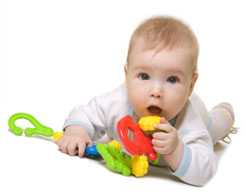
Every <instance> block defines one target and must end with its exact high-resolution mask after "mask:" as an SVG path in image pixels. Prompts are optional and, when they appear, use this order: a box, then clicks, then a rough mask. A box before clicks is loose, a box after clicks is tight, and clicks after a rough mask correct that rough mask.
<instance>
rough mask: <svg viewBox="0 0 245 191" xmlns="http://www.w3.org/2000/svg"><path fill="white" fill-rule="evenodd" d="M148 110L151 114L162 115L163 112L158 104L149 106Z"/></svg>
mask: <svg viewBox="0 0 245 191" xmlns="http://www.w3.org/2000/svg"><path fill="white" fill-rule="evenodd" d="M147 110H148V112H149V113H150V114H151V115H160V114H161V113H162V109H161V108H160V107H158V106H156V105H151V106H149V107H147Z"/></svg>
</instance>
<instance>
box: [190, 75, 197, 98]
mask: <svg viewBox="0 0 245 191" xmlns="http://www.w3.org/2000/svg"><path fill="white" fill-rule="evenodd" d="M197 78H198V73H197V72H194V73H193V75H192V79H191V86H190V92H189V95H191V93H192V91H193V89H194V86H195V84H196V81H197Z"/></svg>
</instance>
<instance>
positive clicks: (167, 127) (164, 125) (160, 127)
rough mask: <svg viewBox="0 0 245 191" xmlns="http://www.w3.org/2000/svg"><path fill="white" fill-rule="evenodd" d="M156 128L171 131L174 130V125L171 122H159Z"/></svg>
mask: <svg viewBox="0 0 245 191" xmlns="http://www.w3.org/2000/svg"><path fill="white" fill-rule="evenodd" d="M155 128H156V129H159V130H161V131H164V132H166V133H169V132H171V131H172V127H171V126H170V125H169V124H158V125H156V126H155Z"/></svg>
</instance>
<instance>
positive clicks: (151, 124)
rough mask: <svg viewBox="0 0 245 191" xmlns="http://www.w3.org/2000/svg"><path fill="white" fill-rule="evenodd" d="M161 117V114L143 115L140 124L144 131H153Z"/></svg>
mask: <svg viewBox="0 0 245 191" xmlns="http://www.w3.org/2000/svg"><path fill="white" fill-rule="evenodd" d="M160 119H161V118H160V117H159V116H146V117H141V118H140V120H139V122H138V124H139V126H140V128H141V129H142V130H143V131H144V132H152V131H155V130H156V128H155V125H157V124H159V123H160Z"/></svg>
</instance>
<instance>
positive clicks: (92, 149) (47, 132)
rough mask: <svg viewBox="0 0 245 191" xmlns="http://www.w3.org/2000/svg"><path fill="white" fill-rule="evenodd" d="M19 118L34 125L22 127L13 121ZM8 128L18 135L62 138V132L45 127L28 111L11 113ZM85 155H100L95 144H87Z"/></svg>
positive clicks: (55, 139) (56, 139) (53, 138)
mask: <svg viewBox="0 0 245 191" xmlns="http://www.w3.org/2000/svg"><path fill="white" fill-rule="evenodd" d="M19 119H25V120H27V121H29V122H30V123H31V124H32V125H33V126H34V127H28V128H25V129H22V128H21V127H19V126H17V125H16V124H15V123H16V121H17V120H19ZM8 125H9V130H10V132H12V133H13V134H15V135H17V136H20V135H22V134H23V132H24V134H25V135H26V136H27V137H32V136H43V137H51V138H52V140H53V141H58V140H60V139H61V138H62V136H63V132H55V131H54V130H53V129H52V128H50V127H47V126H45V125H43V124H41V123H40V122H39V121H38V120H37V119H36V118H35V117H33V116H32V115H30V114H28V113H16V114H14V115H12V116H11V117H10V118H9V120H8ZM84 154H85V156H86V157H92V158H94V157H100V154H99V153H98V152H97V150H96V145H91V146H87V147H86V149H85V152H84Z"/></svg>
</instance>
